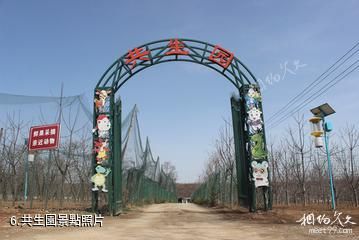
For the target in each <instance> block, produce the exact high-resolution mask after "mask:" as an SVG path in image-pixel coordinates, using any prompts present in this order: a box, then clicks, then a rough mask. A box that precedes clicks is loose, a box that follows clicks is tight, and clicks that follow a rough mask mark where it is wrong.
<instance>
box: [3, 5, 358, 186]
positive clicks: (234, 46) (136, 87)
mask: <svg viewBox="0 0 359 240" xmlns="http://www.w3.org/2000/svg"><path fill="white" fill-rule="evenodd" d="M358 10H359V2H358V1H355V0H353V1H296V2H294V1H264V0H263V1H259V0H255V1H223V0H222V1H208V0H207V1H195V0H187V1H186V0H182V1H168V0H167V1H156V0H153V1H138V0H137V1H94V0H92V1H91V0H83V1H65V0H62V1H47V0H43V1H36V0H32V1H16V0H11V1H10V0H0V83H1V91H0V92H6V93H13V94H23V95H44V96H50V95H58V93H59V91H60V90H59V89H60V86H61V82H63V83H64V95H66V96H68V95H76V94H81V93H85V94H86V95H87V97H88V104H89V108H91V107H92V105H91V101H90V99H91V98H92V91H93V87H94V86H95V84H96V83H97V81H98V80H99V78H100V77H101V75H102V73H103V72H104V71H105V70H106V69H107V67H108V66H109V65H110V64H111V63H112V62H113V61H114V60H115V59H116V58H118V57H119V56H121V55H123V54H124V53H126V52H127V51H128V50H129V49H132V48H134V47H136V46H138V45H141V44H144V43H147V42H150V41H154V40H159V39H164V38H176V37H179V38H192V39H198V40H202V41H206V42H210V43H212V44H219V45H221V46H223V47H224V48H226V49H228V50H230V51H232V52H233V53H234V54H235V55H236V57H238V58H239V59H240V60H241V61H243V62H244V63H245V64H246V65H247V66H248V67H249V68H250V70H251V71H252V72H253V73H254V75H255V76H256V77H257V78H258V79H261V80H263V82H264V83H265V86H264V87H263V99H264V114H265V117H269V116H271V115H272V114H273V113H274V112H276V111H277V110H278V109H280V107H282V106H283V105H284V104H286V103H287V102H288V101H289V100H290V98H291V97H293V96H294V95H295V94H297V93H299V92H300V90H302V89H303V88H304V87H305V86H307V85H308V84H309V83H310V82H311V81H313V80H314V79H315V78H316V77H318V76H319V75H320V74H321V73H322V72H323V71H324V70H325V69H326V68H327V67H329V66H330V65H331V64H332V63H334V62H335V61H336V60H337V59H338V58H339V57H340V56H341V55H343V54H344V53H345V52H346V51H347V50H348V49H350V48H351V47H352V46H354V44H355V43H357V42H358V40H359V28H358V26H357V25H358V20H359V15H358ZM356 59H358V55H356ZM285 69H286V71H285ZM278 76H279V78H278ZM358 77H359V74H358V71H356V72H354V73H353V74H351V75H350V76H348V78H346V79H344V80H343V81H342V82H341V83H339V84H338V85H337V86H336V87H335V88H332V89H331V90H330V91H328V92H327V93H326V94H324V95H323V96H321V97H320V98H319V99H318V100H316V101H313V102H312V103H310V104H309V105H308V106H306V107H305V108H303V111H302V113H305V117H306V118H309V116H310V114H309V111H308V109H310V108H312V107H315V106H316V105H319V104H321V103H324V102H329V103H330V104H331V105H332V106H333V107H334V108H335V110H336V111H337V113H336V114H335V115H334V116H333V117H332V118H331V119H332V121H333V123H334V126H335V128H336V129H338V128H340V127H342V126H344V125H345V123H346V122H350V123H355V124H357V123H358V121H359V114H358V110H359V108H358V105H357V101H358V89H359V83H358ZM266 79H267V80H268V79H269V80H270V79H272V80H276V81H273V83H272V84H269V83H268V82H266ZM234 90H235V89H234V88H233V86H232V85H231V84H230V83H229V82H228V81H227V80H225V79H224V78H223V77H222V76H221V75H219V74H218V73H216V72H214V71H212V70H210V69H207V68H205V67H203V66H200V65H195V64H190V63H182V62H176V63H166V64H162V65H157V66H154V67H151V68H149V69H147V70H146V71H143V72H142V73H141V74H138V75H136V76H135V77H133V78H132V79H131V80H130V81H129V82H128V83H126V85H125V86H124V87H123V88H121V92H120V95H121V98H122V101H123V108H124V112H125V113H127V112H128V111H129V110H130V109H131V108H132V106H133V105H134V104H136V103H137V105H138V107H139V109H140V112H139V120H140V125H141V132H142V135H143V137H145V136H149V138H150V141H151V144H152V148H153V149H152V150H153V153H154V154H155V155H159V156H160V158H161V160H162V161H171V162H172V163H173V164H175V166H176V167H177V170H178V177H179V181H180V182H191V181H194V180H196V179H197V178H198V175H199V174H201V172H202V169H203V166H204V162H205V161H206V160H207V158H208V154H209V152H210V151H211V149H212V147H213V145H214V141H215V138H216V136H217V134H218V130H219V128H220V127H221V126H222V125H223V118H225V119H229V117H230V104H229V98H230V96H231V93H232V92H234ZM0 101H1V100H0ZM83 121H85V119H84V120H83ZM288 124H290V120H288V121H285V122H284V123H283V124H281V125H279V126H278V127H276V128H274V129H272V128H267V134H268V136H271V138H274V137H280V135H281V134H282V132H283V131H282V130H283V128H286V127H287V126H288Z"/></svg>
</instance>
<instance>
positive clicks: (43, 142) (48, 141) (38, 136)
mask: <svg viewBox="0 0 359 240" xmlns="http://www.w3.org/2000/svg"><path fill="white" fill-rule="evenodd" d="M59 137H60V124H58V123H55V124H50V125H43V126H36V127H31V128H30V133H29V143H28V147H29V151H35V150H48V149H56V148H58V146H59Z"/></svg>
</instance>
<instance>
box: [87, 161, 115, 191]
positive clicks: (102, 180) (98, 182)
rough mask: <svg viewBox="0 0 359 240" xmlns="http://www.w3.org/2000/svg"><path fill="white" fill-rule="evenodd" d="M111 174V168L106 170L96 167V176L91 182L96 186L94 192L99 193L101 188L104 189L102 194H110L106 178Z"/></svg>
mask: <svg viewBox="0 0 359 240" xmlns="http://www.w3.org/2000/svg"><path fill="white" fill-rule="evenodd" d="M110 172H111V170H110V169H109V168H104V167H102V166H100V165H98V166H97V167H96V174H95V175H93V176H92V177H91V182H93V184H94V187H93V188H92V191H98V190H99V188H102V189H101V190H102V192H108V190H107V189H106V177H107V175H108V174H109V173H110Z"/></svg>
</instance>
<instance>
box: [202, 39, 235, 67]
mask: <svg viewBox="0 0 359 240" xmlns="http://www.w3.org/2000/svg"><path fill="white" fill-rule="evenodd" d="M233 58H234V55H233V53H231V52H229V51H227V50H226V49H224V48H222V47H220V46H218V45H216V46H214V49H213V51H212V52H211V55H210V56H209V58H208V59H209V60H211V61H212V62H214V63H217V64H218V65H220V66H221V67H223V68H228V66H229V65H230V64H231V62H232V60H233Z"/></svg>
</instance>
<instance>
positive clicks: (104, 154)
mask: <svg viewBox="0 0 359 240" xmlns="http://www.w3.org/2000/svg"><path fill="white" fill-rule="evenodd" d="M109 150H110V149H109V148H108V140H107V139H105V140H102V139H99V140H97V141H95V149H94V151H95V152H96V153H97V155H96V161H97V164H102V162H103V161H106V160H107V159H108V152H109Z"/></svg>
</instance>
